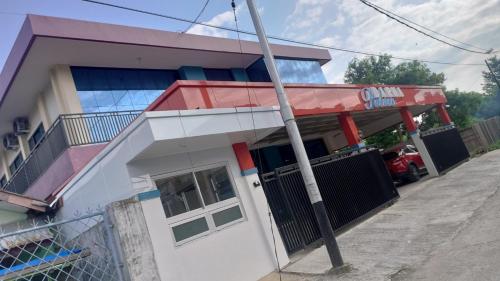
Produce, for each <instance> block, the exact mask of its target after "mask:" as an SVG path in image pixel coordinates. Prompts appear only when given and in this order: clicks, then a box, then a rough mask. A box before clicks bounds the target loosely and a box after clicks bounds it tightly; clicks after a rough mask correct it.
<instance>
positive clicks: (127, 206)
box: [106, 197, 161, 281]
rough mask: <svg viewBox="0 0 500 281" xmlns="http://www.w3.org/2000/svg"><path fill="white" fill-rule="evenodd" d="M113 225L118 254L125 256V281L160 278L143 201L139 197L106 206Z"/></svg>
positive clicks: (157, 280)
mask: <svg viewBox="0 0 500 281" xmlns="http://www.w3.org/2000/svg"><path fill="white" fill-rule="evenodd" d="M106 214H107V215H109V220H110V223H111V225H113V227H112V232H113V233H112V237H113V235H114V237H115V242H116V244H115V246H116V249H115V250H116V252H117V256H118V257H123V263H122V266H121V267H120V269H121V270H122V272H126V274H125V276H124V277H127V279H126V280H125V281H129V280H130V281H143V280H148V281H159V280H161V279H160V273H159V271H158V265H157V263H156V259H155V256H154V250H153V243H152V241H151V237H150V235H149V230H148V226H147V224H146V218H145V217H144V213H143V209H142V205H141V201H139V200H138V198H137V197H132V198H130V199H125V200H122V201H118V202H113V203H111V204H109V205H108V206H106Z"/></svg>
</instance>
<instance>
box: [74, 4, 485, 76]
mask: <svg viewBox="0 0 500 281" xmlns="http://www.w3.org/2000/svg"><path fill="white" fill-rule="evenodd" d="M82 1H84V2H89V3H94V4H98V5H103V6H108V7H113V8H118V9H122V10H127V11H132V12H136V13H142V14H146V15H151V16H156V17H162V18H166V19H170V20H176V21H182V22H188V23H192V24H198V25H202V26H206V27H210V28H216V29H221V30H225V31H231V32H237V30H236V29H234V28H230V27H225V26H218V25H214V24H209V23H204V22H198V21H193V20H189V19H184V18H179V17H175V16H170V15H164V14H160V13H155V12H150V11H145V10H140V9H135V8H130V7H125V6H120V5H116V4H111V3H105V2H100V1H96V0H82ZM239 32H240V33H241V34H247V35H252V36H256V33H254V32H251V31H246V30H241V29H240V30H239ZM267 38H269V39H274V40H278V41H283V42H288V43H294V44H299V45H304V46H311V47H316V48H324V49H328V50H334V51H340V52H347V53H353V54H360V55H366V56H376V57H382V56H384V54H375V53H370V52H366V51H357V50H350V49H345V48H339V47H333V46H326V45H322V44H316V43H309V42H303V41H298V40H293V39H288V38H282V37H278V36H272V35H268V36H267ZM391 58H393V59H396V60H404V61H419V62H424V63H430V64H441V65H457V66H484V64H482V63H454V62H441V61H432V60H423V59H413V58H404V57H397V56H391Z"/></svg>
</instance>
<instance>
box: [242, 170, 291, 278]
mask: <svg viewBox="0 0 500 281" xmlns="http://www.w3.org/2000/svg"><path fill="white" fill-rule="evenodd" d="M243 177H244V178H245V181H246V182H247V185H248V190H249V193H250V195H251V199H252V201H253V204H254V208H255V210H256V211H257V215H258V217H259V221H260V224H261V228H262V232H263V234H264V236H265V238H266V240H267V244H268V246H269V249H270V253H271V255H272V257H273V260H274V261H275V267H276V268H278V264H277V263H276V259H275V252H274V248H275V247H276V254H277V256H278V262H279V266H280V268H283V267H284V266H286V265H287V264H288V263H289V262H290V259H289V258H288V253H287V252H286V248H285V244H284V243H283V240H282V239H281V235H280V233H279V230H278V226H277V225H276V222H275V221H274V218H273V216H272V214H271V216H269V213H270V212H271V211H270V209H269V205H268V203H267V198H266V195H265V193H264V189H263V187H262V184H261V182H260V180H259V176H258V175H257V173H254V174H251V175H246V176H243ZM256 185H257V186H256ZM271 227H272V231H271ZM273 236H274V237H273Z"/></svg>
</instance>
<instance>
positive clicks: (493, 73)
mask: <svg viewBox="0 0 500 281" xmlns="http://www.w3.org/2000/svg"><path fill="white" fill-rule="evenodd" d="M484 62H485V63H486V66H487V67H488V69H489V70H490V72H491V75H493V79H495V82H497V86H498V89H500V82H498V78H497V76H496V74H495V72H493V69H491V66H490V64H489V63H488V60H484Z"/></svg>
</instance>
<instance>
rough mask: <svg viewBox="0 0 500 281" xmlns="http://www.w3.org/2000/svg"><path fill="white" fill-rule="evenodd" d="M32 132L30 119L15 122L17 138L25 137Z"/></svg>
mask: <svg viewBox="0 0 500 281" xmlns="http://www.w3.org/2000/svg"><path fill="white" fill-rule="evenodd" d="M29 132H30V123H29V121H28V118H25V117H19V118H16V119H15V120H14V134H15V135H16V136H19V135H25V134H27V133H29Z"/></svg>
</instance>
